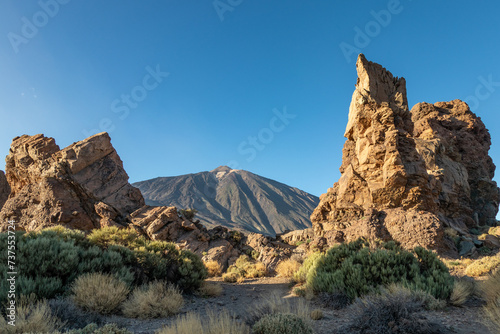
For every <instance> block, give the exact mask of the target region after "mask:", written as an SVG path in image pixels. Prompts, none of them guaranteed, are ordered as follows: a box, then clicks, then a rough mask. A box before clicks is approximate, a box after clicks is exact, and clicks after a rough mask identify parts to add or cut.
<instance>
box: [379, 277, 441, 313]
mask: <svg viewBox="0 0 500 334" xmlns="http://www.w3.org/2000/svg"><path fill="white" fill-rule="evenodd" d="M382 292H383V293H388V294H390V295H396V296H403V297H404V298H407V299H413V300H416V301H418V302H420V303H422V305H423V306H424V308H425V309H426V310H431V311H437V310H442V309H444V308H445V307H446V305H447V303H446V300H443V299H437V298H436V297H434V296H433V295H431V294H430V293H428V292H426V291H422V290H418V289H411V288H408V287H407V286H404V285H402V284H395V283H392V284H389V285H388V286H386V287H384V288H382Z"/></svg>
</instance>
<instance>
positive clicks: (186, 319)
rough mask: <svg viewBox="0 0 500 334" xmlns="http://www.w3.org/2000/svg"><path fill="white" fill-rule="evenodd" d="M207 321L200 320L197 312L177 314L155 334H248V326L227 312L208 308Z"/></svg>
mask: <svg viewBox="0 0 500 334" xmlns="http://www.w3.org/2000/svg"><path fill="white" fill-rule="evenodd" d="M207 315H208V321H206V322H202V320H201V317H200V315H199V314H195V313H188V314H186V315H182V316H179V317H178V318H177V319H176V320H175V321H174V322H173V323H172V324H171V325H169V326H167V327H164V328H162V329H161V330H160V331H158V332H157V334H193V333H197V334H222V333H224V334H250V328H249V327H248V326H247V325H245V324H244V323H239V322H237V321H236V320H235V319H233V318H232V317H231V315H230V314H229V312H227V311H224V312H220V313H218V314H215V312H213V311H210V310H208V311H207Z"/></svg>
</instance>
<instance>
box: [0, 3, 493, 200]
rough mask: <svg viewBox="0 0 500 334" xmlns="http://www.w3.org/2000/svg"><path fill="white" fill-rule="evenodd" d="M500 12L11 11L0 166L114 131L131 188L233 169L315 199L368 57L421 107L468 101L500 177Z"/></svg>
mask: <svg viewBox="0 0 500 334" xmlns="http://www.w3.org/2000/svg"><path fill="white" fill-rule="evenodd" d="M499 13H500V4H499V3H498V2H496V1H481V2H473V1H453V2H451V1H410V0H401V1H397V0H390V1H373V0H370V1H368V0H366V1H358V0H356V1H296V0H289V1H264V0H254V1H249V0H243V1H242V0H218V1H212V0H206V1H200V0H197V1H190V0H175V1H174V0H164V1H153V0H151V1H131V0H108V1H97V0H85V1H83V0H72V1H68V0H58V1H56V0H41V1H40V2H38V1H17V0H2V1H1V2H0V115H1V117H0V122H1V123H0V124H1V131H0V156H5V155H7V153H8V149H9V145H10V143H11V140H12V138H13V137H15V136H18V135H22V134H30V135H33V134H36V133H43V134H45V135H46V136H50V137H54V138H55V139H56V141H57V143H58V144H59V145H60V146H61V148H62V147H65V146H67V145H69V144H71V143H73V142H75V141H79V140H82V139H84V138H85V137H87V135H88V134H93V133H96V132H100V131H101V130H108V131H109V132H110V135H111V138H112V143H113V145H114V146H115V148H116V149H117V150H118V153H119V155H120V157H121V158H122V160H123V162H124V165H125V168H126V170H127V172H128V174H129V176H130V179H131V181H132V182H135V181H141V180H145V179H149V178H154V177H157V176H173V175H180V174H186V173H195V172H199V171H205V170H211V169H214V168H216V167H217V166H219V165H228V164H231V165H232V166H233V167H237V168H242V169H246V170H249V171H252V172H254V173H257V174H259V175H262V176H265V177H268V178H272V179H275V180H278V181H280V182H284V183H286V184H289V185H291V186H295V187H297V188H300V189H303V190H305V191H308V192H310V193H312V194H314V195H318V196H319V195H320V194H322V193H324V192H326V190H327V188H328V187H331V186H332V185H333V183H334V182H335V181H337V180H338V178H339V176H340V174H339V171H338V168H339V166H340V164H341V157H342V146H343V144H344V141H345V138H343V133H344V129H345V125H346V123H347V115H348V108H349V103H350V99H351V95H352V92H353V90H354V84H355V83H356V70H355V65H354V61H355V58H356V55H357V53H358V52H359V51H361V52H363V53H364V54H365V55H366V57H367V58H368V59H369V60H372V61H375V62H378V63H380V64H382V65H383V66H385V67H386V68H388V69H389V70H390V71H391V72H392V73H393V74H394V75H395V76H403V77H405V78H406V80H407V88H408V99H409V102H410V107H411V106H413V105H414V104H415V103H418V102H421V101H426V102H431V103H434V102H437V101H448V100H452V99H456V98H458V99H462V100H467V101H468V102H471V107H473V110H474V111H475V112H476V113H477V114H478V115H479V116H480V117H481V118H482V120H483V121H484V122H485V124H486V126H487V127H488V128H489V129H490V131H491V136H492V143H493V144H492V147H491V150H490V154H491V156H492V157H493V160H494V162H495V163H496V164H497V165H498V164H500V133H499V132H498V131H496V128H495V127H496V126H497V125H498V124H499V121H500V115H499V112H500V67H499V64H500V63H499V56H500V20H498V14H499ZM3 168H4V165H3V164H1V165H0V169H3ZM497 174H498V173H497ZM499 179H500V178H498V177H496V180H497V181H498V180H499Z"/></svg>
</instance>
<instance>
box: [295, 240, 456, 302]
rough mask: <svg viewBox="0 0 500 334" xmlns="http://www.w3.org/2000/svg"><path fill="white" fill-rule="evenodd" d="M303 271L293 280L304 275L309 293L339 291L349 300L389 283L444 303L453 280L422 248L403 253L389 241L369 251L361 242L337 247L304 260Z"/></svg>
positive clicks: (433, 257)
mask: <svg viewBox="0 0 500 334" xmlns="http://www.w3.org/2000/svg"><path fill="white" fill-rule="evenodd" d="M304 267H305V269H303V270H302V268H301V270H299V272H298V273H297V276H298V278H299V279H300V278H303V276H304V273H305V272H306V274H305V276H306V284H307V287H308V288H309V289H311V290H312V291H314V292H316V293H319V292H328V293H336V292H339V291H340V292H343V293H345V294H346V295H347V296H348V297H349V298H350V299H351V300H353V299H355V298H356V297H360V296H363V295H366V294H368V293H371V292H376V291H378V289H379V287H381V286H386V285H388V284H391V283H400V284H402V285H404V286H407V287H409V288H411V289H414V290H422V291H425V292H428V293H429V294H431V295H432V296H434V297H436V298H438V299H447V298H448V297H449V296H450V294H451V291H452V289H453V277H452V276H451V275H450V273H449V272H448V269H447V267H446V266H445V264H444V263H442V262H441V261H440V260H439V259H438V258H437V256H436V255H435V254H434V253H432V252H431V251H428V250H426V249H424V248H422V247H417V248H415V249H414V250H413V251H412V252H410V251H406V250H404V249H403V248H402V247H401V246H400V245H399V244H397V243H395V242H393V241H391V242H386V243H378V244H377V245H376V247H370V245H369V243H368V241H366V240H364V239H359V240H357V241H354V242H351V243H345V244H341V245H338V246H335V247H333V248H331V249H329V250H328V251H327V252H326V254H324V255H315V257H314V258H313V259H312V260H310V261H308V260H306V261H305V262H304ZM307 267H308V268H309V269H307Z"/></svg>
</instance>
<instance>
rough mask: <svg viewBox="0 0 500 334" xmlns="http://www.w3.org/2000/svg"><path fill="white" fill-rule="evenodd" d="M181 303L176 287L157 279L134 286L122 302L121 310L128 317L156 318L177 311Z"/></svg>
mask: <svg viewBox="0 0 500 334" xmlns="http://www.w3.org/2000/svg"><path fill="white" fill-rule="evenodd" d="M183 305H184V298H182V294H181V293H180V291H179V289H178V288H177V287H175V286H173V285H170V284H167V283H165V282H160V281H157V282H151V283H149V284H147V285H145V286H142V287H138V288H136V289H135V290H134V291H133V292H132V294H131V296H130V298H129V299H128V300H127V301H125V302H124V303H123V306H122V311H123V314H124V315H125V316H127V317H129V318H143V319H146V318H158V317H167V316H170V315H173V314H176V313H178V312H179V310H180V309H181V308H182V306H183Z"/></svg>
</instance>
